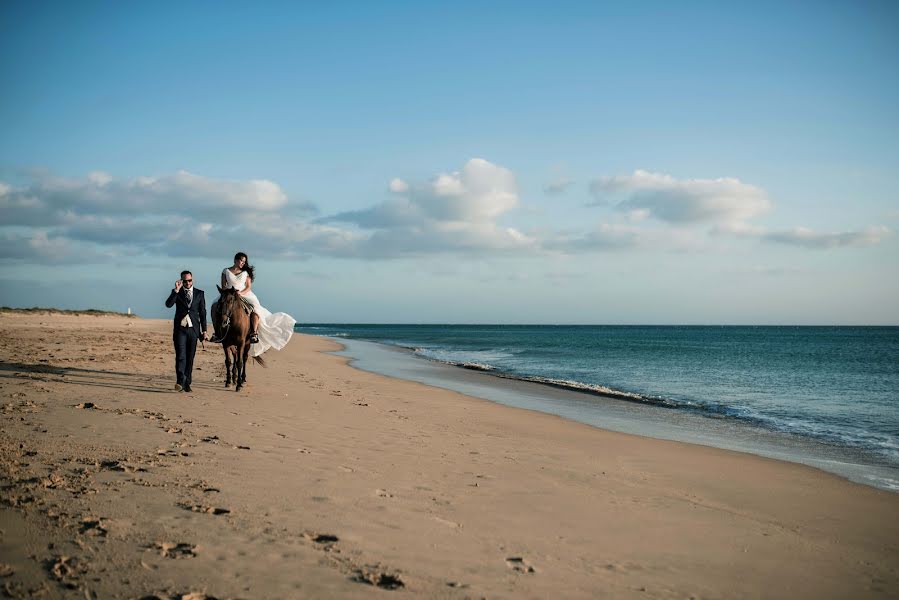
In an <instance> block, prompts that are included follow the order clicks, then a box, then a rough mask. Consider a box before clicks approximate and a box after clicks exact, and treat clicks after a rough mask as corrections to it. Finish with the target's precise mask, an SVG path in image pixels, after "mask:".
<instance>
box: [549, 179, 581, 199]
mask: <svg viewBox="0 0 899 600" xmlns="http://www.w3.org/2000/svg"><path fill="white" fill-rule="evenodd" d="M572 185H574V180H572V179H569V178H567V177H557V178H556V179H554V180H552V181H550V182H549V183H547V184H546V185H544V186H543V193H544V194H546V195H547V196H560V195H562V194H564V193H565V192H567V191H568V188H570V187H571V186H572Z"/></svg>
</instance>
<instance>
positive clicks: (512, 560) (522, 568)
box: [506, 556, 537, 573]
mask: <svg viewBox="0 0 899 600" xmlns="http://www.w3.org/2000/svg"><path fill="white" fill-rule="evenodd" d="M506 564H507V565H508V566H509V568H510V569H512V570H513V571H518V572H519V573H536V572H537V571H536V569H534V567H532V566H531V565H529V564H528V562H527V561H526V560H525V559H524V558H522V557H520V556H510V557H509V558H507V559H506Z"/></svg>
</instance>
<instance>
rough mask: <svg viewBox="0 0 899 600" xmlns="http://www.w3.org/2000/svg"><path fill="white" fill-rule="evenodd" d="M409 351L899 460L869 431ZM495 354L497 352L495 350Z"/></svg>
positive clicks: (896, 449) (891, 446) (897, 450)
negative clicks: (741, 423)
mask: <svg viewBox="0 0 899 600" xmlns="http://www.w3.org/2000/svg"><path fill="white" fill-rule="evenodd" d="M403 347H404V348H405V349H407V350H409V351H411V352H413V353H414V354H416V355H418V356H420V357H422V358H424V359H426V360H430V361H433V362H438V363H441V364H445V365H448V366H451V367H457V368H461V369H467V370H471V371H480V372H483V373H485V374H489V375H491V376H493V377H498V378H500V379H508V380H513V381H526V382H529V383H536V384H539V385H545V386H549V387H553V388H557V389H562V390H568V391H573V392H580V393H586V394H592V395H595V396H601V397H604V398H612V399H615V400H623V401H626V402H636V403H640V404H645V405H650V406H656V407H659V408H668V409H681V410H689V411H691V412H694V413H697V414H702V415H705V416H707V417H710V418H731V419H735V420H737V421H740V422H743V423H746V424H751V425H754V426H757V427H762V428H764V429H770V430H775V431H780V432H782V433H787V434H793V435H800V436H804V437H811V438H815V439H818V440H820V441H823V442H829V443H836V444H839V445H842V446H849V447H852V448H857V449H862V450H869V451H870V450H873V451H875V452H877V453H878V454H882V455H886V456H889V457H891V458H894V459H895V458H899V441H897V440H895V439H891V438H889V437H888V436H883V435H880V434H877V433H872V432H868V431H847V430H838V429H835V428H833V427H826V426H824V425H823V424H820V423H814V422H812V421H807V420H804V419H801V418H798V417H791V418H786V417H777V416H771V415H767V414H764V413H762V412H759V411H756V410H753V409H752V408H750V407H747V406H733V405H727V404H722V403H716V402H711V401H704V400H690V399H676V398H670V397H665V396H657V395H649V394H640V393H637V392H632V391H628V390H621V389H616V388H612V387H608V386H604V385H599V384H594V383H585V382H583V381H576V380H570V379H558V378H553V377H541V376H537V375H524V374H520V373H512V372H509V371H506V370H504V369H502V368H501V367H498V366H496V365H493V364H490V363H487V362H480V361H474V360H452V359H447V358H437V356H438V355H440V354H443V355H448V354H455V355H456V356H458V355H459V354H461V353H453V352H451V351H447V350H437V351H435V350H434V349H428V348H422V347H417V346H403ZM491 352H495V351H491ZM465 354H466V355H471V354H474V353H473V352H468V353H465Z"/></svg>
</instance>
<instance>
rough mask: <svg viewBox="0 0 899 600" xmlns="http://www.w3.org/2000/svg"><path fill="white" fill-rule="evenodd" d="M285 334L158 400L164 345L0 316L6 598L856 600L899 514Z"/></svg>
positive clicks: (161, 323) (770, 466) (880, 593)
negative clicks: (472, 394)
mask: <svg viewBox="0 0 899 600" xmlns="http://www.w3.org/2000/svg"><path fill="white" fill-rule="evenodd" d="M337 348H338V346H337V344H335V343H333V342H331V341H329V340H326V339H323V338H317V337H311V336H306V335H299V334H298V335H295V336H294V337H293V339H292V340H291V342H290V344H289V345H288V346H287V348H286V349H285V350H283V351H281V352H270V353H268V354H267V355H266V359H267V360H268V368H266V369H263V368H261V367H259V366H256V365H253V366H251V367H250V368H249V374H248V379H249V381H248V385H247V387H246V388H245V389H244V390H242V391H241V392H240V393H236V392H234V391H233V388H232V389H228V390H226V389H225V388H224V383H223V376H224V369H223V361H222V353H221V350H220V348H219V347H216V346H211V345H209V344H207V345H206V348H205V350H202V349H201V350H198V352H197V362H196V364H197V367H196V370H195V373H194V386H193V387H194V391H193V392H192V393H189V394H188V393H179V392H176V391H174V389H173V385H174V369H173V360H174V356H173V351H172V344H171V322H170V321H166V320H145V319H139V318H125V317H119V316H85V315H80V316H79V315H60V314H49V313H43V314H42V313H36V314H25V313H16V312H4V313H0V360H2V369H0V375H2V376H0V398H2V412H0V415H2V433H0V465H2V466H0V477H2V482H0V483H2V492H0V494H2V495H0V501H2V505H0V530H2V533H0V563H2V564H0V589H2V590H3V591H4V592H5V593H6V595H7V596H8V597H13V598H19V597H22V598H27V597H47V598H55V597H71V598H153V597H155V598H182V597H185V596H187V597H190V598H204V597H214V598H356V597H360V598H361V597H372V596H377V597H389V595H390V594H393V595H396V596H398V597H417V598H460V599H461V598H647V597H649V598H868V597H895V596H896V595H897V594H899V495H897V494H895V493H890V492H885V491H881V490H877V489H874V488H870V487H866V486H862V485H858V484H855V483H851V482H849V481H846V480H844V479H841V478H839V477H837V476H834V475H831V474H827V473H824V472H821V471H817V470H815V469H812V468H808V467H805V466H801V465H796V464H791V463H785V462H779V461H774V460H768V459H764V458H759V457H756V456H751V455H747V454H740V453H736V452H729V451H725V450H717V449H713V448H708V447H703V446H696V445H690V444H683V443H677V442H668V441H661V440H654V439H649V438H642V437H637V436H631V435H625V434H619V433H614V432H608V431H604V430H601V429H597V428H594V427H590V426H587V425H582V424H578V423H574V422H570V421H566V420H563V419H561V418H558V417H554V416H550V415H545V414H541V413H536V412H531V411H526V410H520V409H514V408H509V407H505V406H500V405H497V404H493V403H490V402H487V401H483V400H478V399H474V398H469V397H466V396H463V395H460V394H457V393H454V392H450V391H446V390H439V389H435V388H430V387H427V386H424V385H421V384H417V383H412V382H406V381H402V380H396V379H390V378H387V377H384V376H380V375H376V374H371V373H367V372H363V371H359V370H356V369H353V368H352V367H350V366H348V365H347V364H346V360H345V359H343V358H341V357H337V356H333V355H331V354H327V353H326V352H327V351H330V350H335V349H337Z"/></svg>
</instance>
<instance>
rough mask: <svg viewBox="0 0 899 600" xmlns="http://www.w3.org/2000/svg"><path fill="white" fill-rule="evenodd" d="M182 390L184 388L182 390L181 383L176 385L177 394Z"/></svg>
mask: <svg viewBox="0 0 899 600" xmlns="http://www.w3.org/2000/svg"><path fill="white" fill-rule="evenodd" d="M181 389H182V388H181V384H180V383H176V384H175V391H176V392H180V391H181Z"/></svg>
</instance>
